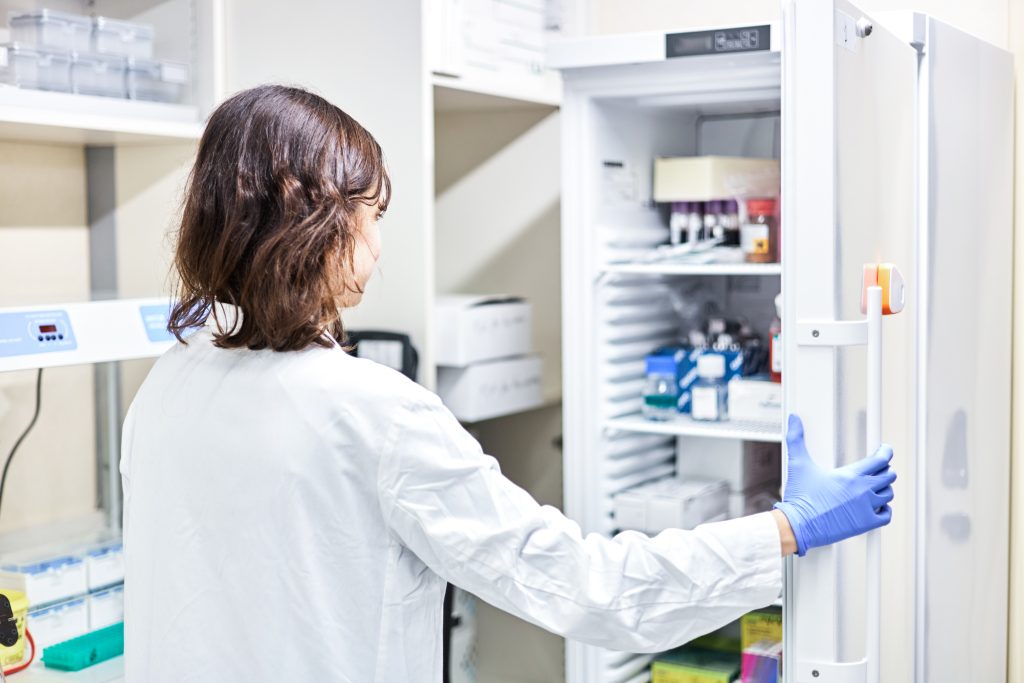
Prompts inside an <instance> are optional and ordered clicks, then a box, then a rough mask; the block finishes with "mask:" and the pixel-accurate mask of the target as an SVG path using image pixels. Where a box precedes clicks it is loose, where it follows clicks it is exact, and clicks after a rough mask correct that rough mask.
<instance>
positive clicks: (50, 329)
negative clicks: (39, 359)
mask: <svg viewBox="0 0 1024 683" xmlns="http://www.w3.org/2000/svg"><path fill="white" fill-rule="evenodd" d="M39 331H40V332H42V333H43V334H52V333H54V332H56V331H57V326H56V325H40V326H39Z"/></svg>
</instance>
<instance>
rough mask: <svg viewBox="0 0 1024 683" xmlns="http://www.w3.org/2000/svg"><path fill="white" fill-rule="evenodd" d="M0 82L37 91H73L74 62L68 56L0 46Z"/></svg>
mask: <svg viewBox="0 0 1024 683" xmlns="http://www.w3.org/2000/svg"><path fill="white" fill-rule="evenodd" d="M0 82H3V83H7V84H8V85H16V86H18V87H20V88H32V89H35V90H54V91H57V92H69V91H70V90H71V59H70V58H69V57H68V53H66V52H57V51H53V50H48V49H45V48H36V47H27V46H25V45H20V44H17V43H13V44H10V45H2V46H0Z"/></svg>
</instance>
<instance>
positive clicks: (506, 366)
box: [437, 355, 543, 422]
mask: <svg viewBox="0 0 1024 683" xmlns="http://www.w3.org/2000/svg"><path fill="white" fill-rule="evenodd" d="M542 375H543V363H542V361H541V358H540V356H537V355H528V356H521V357H519V358H506V359H502V360H492V361H487V362H484V363H476V364H474V365H470V366H468V367H439V368H438V369H437V393H438V395H439V396H440V397H441V400H442V401H444V404H445V405H446V406H448V409H449V410H451V411H452V413H454V415H455V417H457V418H459V420H462V421H463V422H478V421H480V420H488V419H491V418H495V417H500V416H502V415H509V414H512V413H519V412H522V411H524V410H529V409H531V408H536V407H538V406H540V405H541V404H542V403H543V393H542V381H541V380H542Z"/></svg>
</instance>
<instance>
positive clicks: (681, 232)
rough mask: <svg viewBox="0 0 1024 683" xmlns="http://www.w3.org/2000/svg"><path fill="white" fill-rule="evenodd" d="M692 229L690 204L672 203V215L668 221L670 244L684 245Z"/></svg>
mask: <svg viewBox="0 0 1024 683" xmlns="http://www.w3.org/2000/svg"><path fill="white" fill-rule="evenodd" d="M689 227H690V202H672V213H671V214H670V215H669V219H668V241H669V244H673V245H676V244H682V243H683V242H685V241H686V232H687V229H688V228H689Z"/></svg>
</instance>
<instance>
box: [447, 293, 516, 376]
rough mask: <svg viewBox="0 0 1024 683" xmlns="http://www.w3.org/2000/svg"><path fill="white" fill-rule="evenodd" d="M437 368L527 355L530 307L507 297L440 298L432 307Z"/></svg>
mask: <svg viewBox="0 0 1024 683" xmlns="http://www.w3.org/2000/svg"><path fill="white" fill-rule="evenodd" d="M434 310H435V321H434V322H435V333H434V339H435V341H436V347H437V350H436V356H435V360H436V362H437V364H438V365H440V366H448V367H459V368H461V367H466V366H467V365H472V364H473V363H479V362H480V361H485V360H492V359H495V358H508V357H512V356H521V355H523V354H526V353H529V352H530V335H531V308H530V304H528V303H527V302H526V301H524V300H522V299H517V298H515V297H507V296H443V297H439V298H438V300H437V303H436V305H435V309H434Z"/></svg>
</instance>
